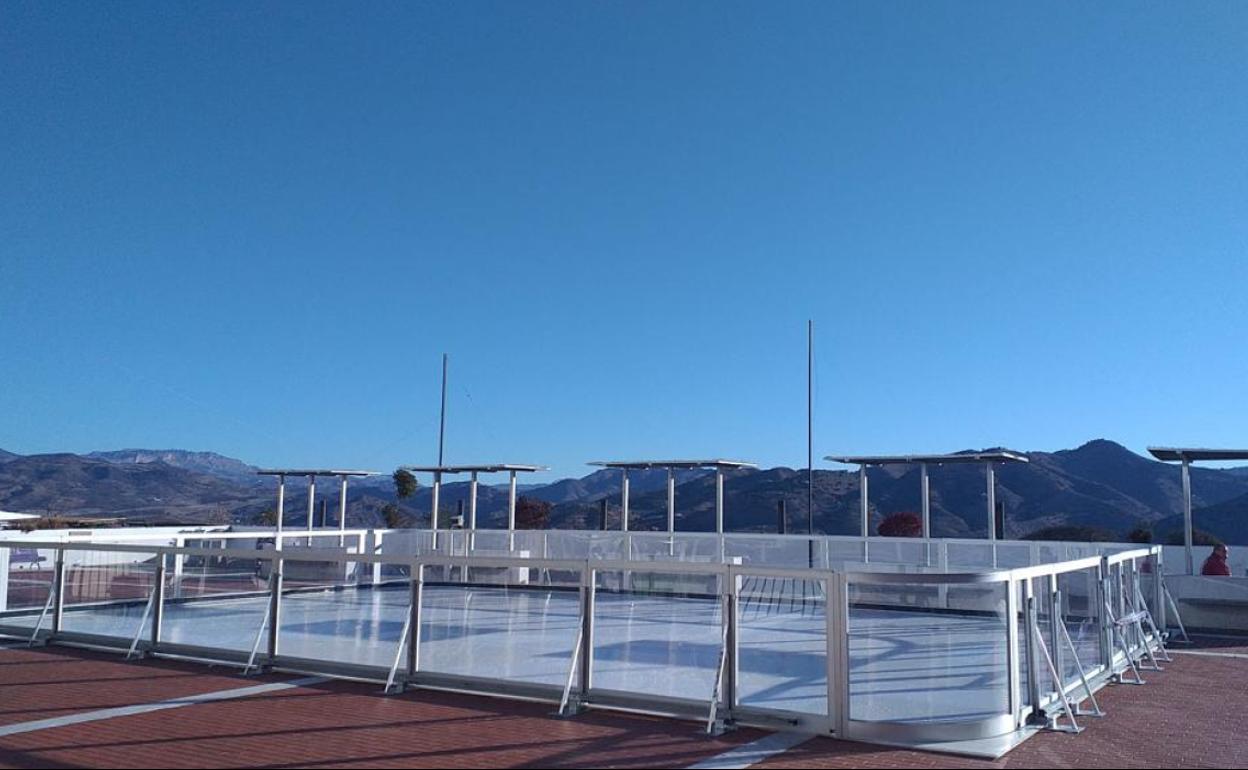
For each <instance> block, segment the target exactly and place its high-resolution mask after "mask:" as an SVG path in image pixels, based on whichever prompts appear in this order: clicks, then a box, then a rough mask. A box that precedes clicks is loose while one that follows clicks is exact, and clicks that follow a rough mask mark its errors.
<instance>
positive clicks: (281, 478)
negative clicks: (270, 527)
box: [274, 473, 286, 551]
mask: <svg viewBox="0 0 1248 770" xmlns="http://www.w3.org/2000/svg"><path fill="white" fill-rule="evenodd" d="M285 517H286V474H285V473H282V474H279V475H278V477H277V522H276V523H277V528H276V532H275V537H274V540H275V541H276V542H275V543H274V547H275V548H276V549H277V550H279V551H280V550H282V524H283V522H282V519H284V518H285Z"/></svg>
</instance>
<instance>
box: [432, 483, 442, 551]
mask: <svg viewBox="0 0 1248 770" xmlns="http://www.w3.org/2000/svg"><path fill="white" fill-rule="evenodd" d="M441 506H442V472H441V471H434V472H433V504H432V508H431V511H430V514H429V532H430V535H429V537H430V540H431V541H432V545H433V550H434V551H436V550H438V509H439V508H440V507H441Z"/></svg>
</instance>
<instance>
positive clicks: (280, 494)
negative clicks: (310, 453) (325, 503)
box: [256, 468, 378, 548]
mask: <svg viewBox="0 0 1248 770" xmlns="http://www.w3.org/2000/svg"><path fill="white" fill-rule="evenodd" d="M256 475H258V476H276V477H277V522H276V524H275V527H276V529H277V533H278V534H279V535H280V534H281V533H282V526H283V521H282V520H283V519H284V518H285V515H286V477H287V476H294V477H297V478H300V477H301V478H306V479H307V480H308V531H309V532H311V531H312V522H313V521H314V519H315V510H314V509H315V507H316V480H317V478H319V477H321V476H329V477H334V476H336V477H338V479H339V482H340V486H339V491H338V529H339V531H342V530H345V529H346V528H347V479H349V478H351V477H352V476H355V477H364V476H376V475H378V474H377V473H376V472H375V471H358V470H333V469H318V468H262V469H261V470H259V471H256ZM277 547H278V548H281V538H280V537H279V538H278V542H277Z"/></svg>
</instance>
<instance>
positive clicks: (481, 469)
mask: <svg viewBox="0 0 1248 770" xmlns="http://www.w3.org/2000/svg"><path fill="white" fill-rule="evenodd" d="M403 470H405V471H408V472H409V473H429V474H432V475H433V501H432V505H431V508H432V511H433V513H432V515H431V516H430V519H429V529H430V530H432V532H433V538H434V540H433V545H434V547H435V548H436V547H437V537H438V506H439V505H440V503H441V499H442V477H443V476H455V475H459V474H462V473H467V474H469V483H468V522H467V523H468V537H469V544H468V547H469V548H470V549H471V548H472V547H473V546H474V545H475V543H473V542H472V540H473V539H475V538H474V535H475V534H476V531H477V486H478V483H477V476H478V474H481V473H507V474H508V475H509V480H508V485H507V548H508V550H514V549H515V542H516V476H517V474H520V473H537V472H540V471H545V470H550V469H549V468H547V467H546V466H545V465H525V464H520V463H484V464H479V465H405V466H403Z"/></svg>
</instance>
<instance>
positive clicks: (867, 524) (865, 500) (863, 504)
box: [858, 465, 871, 556]
mask: <svg viewBox="0 0 1248 770" xmlns="http://www.w3.org/2000/svg"><path fill="white" fill-rule="evenodd" d="M858 508H859V510H858V514H859V516H860V517H861V518H862V536H863V538H867V537H870V536H871V502H870V492H869V491H868V489H867V466H865V465H859V466H858ZM863 555H864V556H865V555H866V545H865V544H864V545H863Z"/></svg>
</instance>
